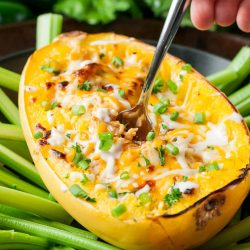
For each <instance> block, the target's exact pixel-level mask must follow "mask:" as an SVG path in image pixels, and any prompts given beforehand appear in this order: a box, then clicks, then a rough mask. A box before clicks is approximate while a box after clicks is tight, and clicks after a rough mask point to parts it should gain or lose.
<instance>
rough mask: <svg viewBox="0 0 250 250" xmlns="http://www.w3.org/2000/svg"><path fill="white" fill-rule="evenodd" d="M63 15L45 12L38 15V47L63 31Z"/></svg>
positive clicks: (48, 42) (49, 41)
mask: <svg viewBox="0 0 250 250" xmlns="http://www.w3.org/2000/svg"><path fill="white" fill-rule="evenodd" d="M62 23H63V17H62V15H58V14H51V13H47V14H43V15H40V16H38V18H37V25H36V48H37V49H39V48H41V47H43V46H45V45H47V44H50V43H51V42H52V40H53V39H54V38H55V37H56V36H57V35H59V34H60V33H61V32H62Z"/></svg>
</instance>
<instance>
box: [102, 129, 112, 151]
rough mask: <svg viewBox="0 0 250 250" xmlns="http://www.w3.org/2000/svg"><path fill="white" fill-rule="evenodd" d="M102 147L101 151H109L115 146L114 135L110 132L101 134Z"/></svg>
mask: <svg viewBox="0 0 250 250" xmlns="http://www.w3.org/2000/svg"><path fill="white" fill-rule="evenodd" d="M99 139H100V145H99V149H101V150H103V151H109V150H110V149H111V147H112V145H113V135H112V133H110V132H106V133H100V134H99Z"/></svg>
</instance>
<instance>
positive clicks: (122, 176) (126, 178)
mask: <svg viewBox="0 0 250 250" xmlns="http://www.w3.org/2000/svg"><path fill="white" fill-rule="evenodd" d="M129 178H130V176H129V173H128V171H124V172H122V173H121V174H120V179H121V180H128V179H129Z"/></svg>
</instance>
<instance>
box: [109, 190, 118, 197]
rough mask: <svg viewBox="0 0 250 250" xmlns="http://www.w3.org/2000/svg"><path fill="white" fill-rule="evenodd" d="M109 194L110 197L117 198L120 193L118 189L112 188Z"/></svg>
mask: <svg viewBox="0 0 250 250" xmlns="http://www.w3.org/2000/svg"><path fill="white" fill-rule="evenodd" d="M108 194H109V197H111V198H114V199H117V198H118V194H117V191H116V190H110V191H109V192H108Z"/></svg>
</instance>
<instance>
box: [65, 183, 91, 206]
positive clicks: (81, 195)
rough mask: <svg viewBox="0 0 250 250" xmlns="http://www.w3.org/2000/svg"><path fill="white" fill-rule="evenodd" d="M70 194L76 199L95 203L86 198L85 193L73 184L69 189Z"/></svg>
mask: <svg viewBox="0 0 250 250" xmlns="http://www.w3.org/2000/svg"><path fill="white" fill-rule="evenodd" d="M69 191H70V192H71V194H73V195H74V196H75V197H77V198H83V199H84V200H86V201H89V202H96V200H95V198H91V197H89V196H88V194H87V192H86V191H84V190H83V189H82V188H81V187H80V186H79V185H77V184H74V185H72V186H71V187H70V188H69Z"/></svg>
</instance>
